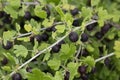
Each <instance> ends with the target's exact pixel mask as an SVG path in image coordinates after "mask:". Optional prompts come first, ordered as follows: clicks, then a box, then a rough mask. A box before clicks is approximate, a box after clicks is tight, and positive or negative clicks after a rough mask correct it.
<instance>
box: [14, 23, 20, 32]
mask: <svg viewBox="0 0 120 80" xmlns="http://www.w3.org/2000/svg"><path fill="white" fill-rule="evenodd" d="M15 25H16V30H17V32H20V29H21V27H20V25H19V24H18V23H16V24H15Z"/></svg>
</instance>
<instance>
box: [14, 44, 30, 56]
mask: <svg viewBox="0 0 120 80" xmlns="http://www.w3.org/2000/svg"><path fill="white" fill-rule="evenodd" d="M14 53H15V54H16V56H17V57H18V56H22V57H24V58H25V57H26V56H27V54H28V50H27V49H26V48H25V47H24V46H23V45H14Z"/></svg>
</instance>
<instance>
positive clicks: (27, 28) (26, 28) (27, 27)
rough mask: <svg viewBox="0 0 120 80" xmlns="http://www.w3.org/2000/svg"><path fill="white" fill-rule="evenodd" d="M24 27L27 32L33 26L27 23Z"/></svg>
mask: <svg viewBox="0 0 120 80" xmlns="http://www.w3.org/2000/svg"><path fill="white" fill-rule="evenodd" d="M24 28H25V30H26V31H27V32H30V31H31V30H32V26H31V25H30V24H25V25H24Z"/></svg>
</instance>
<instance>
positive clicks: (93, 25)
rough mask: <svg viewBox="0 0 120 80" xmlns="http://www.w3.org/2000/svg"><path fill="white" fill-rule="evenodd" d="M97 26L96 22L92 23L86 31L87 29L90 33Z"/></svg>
mask: <svg viewBox="0 0 120 80" xmlns="http://www.w3.org/2000/svg"><path fill="white" fill-rule="evenodd" d="M97 25H98V23H97V22H96V23H93V24H90V25H88V26H86V29H87V30H88V31H92V30H93V29H94V28H95V27H96V26H97Z"/></svg>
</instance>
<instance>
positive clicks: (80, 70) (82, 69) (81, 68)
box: [78, 65, 87, 75]
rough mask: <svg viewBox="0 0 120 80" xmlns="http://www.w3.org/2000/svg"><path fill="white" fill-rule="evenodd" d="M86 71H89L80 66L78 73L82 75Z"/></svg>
mask: <svg viewBox="0 0 120 80" xmlns="http://www.w3.org/2000/svg"><path fill="white" fill-rule="evenodd" d="M86 71H87V67H86V66H84V65H82V66H79V67H78V72H79V73H80V74H81V75H83V74H85V73H86Z"/></svg>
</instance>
